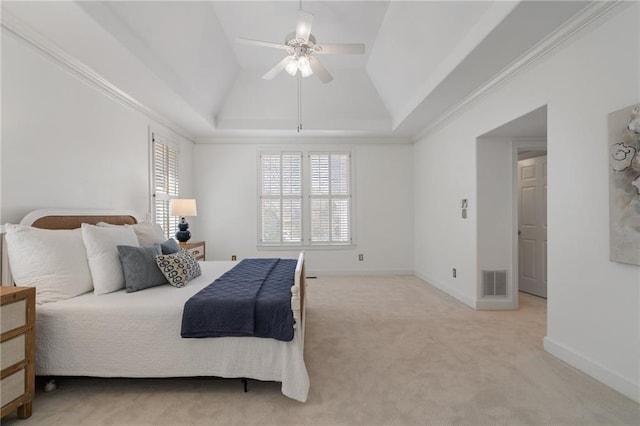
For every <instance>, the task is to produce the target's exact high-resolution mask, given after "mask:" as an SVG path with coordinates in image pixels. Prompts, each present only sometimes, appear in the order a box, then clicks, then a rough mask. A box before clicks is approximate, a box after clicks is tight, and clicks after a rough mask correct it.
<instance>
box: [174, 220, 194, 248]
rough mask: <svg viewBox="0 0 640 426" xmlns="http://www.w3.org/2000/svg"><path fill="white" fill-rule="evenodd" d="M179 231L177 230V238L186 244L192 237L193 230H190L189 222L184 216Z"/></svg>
mask: <svg viewBox="0 0 640 426" xmlns="http://www.w3.org/2000/svg"><path fill="white" fill-rule="evenodd" d="M178 229H179V231H178V232H176V240H178V241H179V242H180V243H182V244H184V243H186V242H187V241H189V239H190V238H191V232H190V231H189V224H188V223H187V221H185V220H184V218H182V221H181V222H180V223H179V224H178Z"/></svg>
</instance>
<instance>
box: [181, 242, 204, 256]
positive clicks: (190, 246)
mask: <svg viewBox="0 0 640 426" xmlns="http://www.w3.org/2000/svg"><path fill="white" fill-rule="evenodd" d="M180 248H183V249H185V250H187V251H188V252H190V253H191V254H192V255H193V257H195V258H196V260H205V244H204V241H197V242H194V243H180Z"/></svg>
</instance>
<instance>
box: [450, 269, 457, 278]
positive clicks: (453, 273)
mask: <svg viewBox="0 0 640 426" xmlns="http://www.w3.org/2000/svg"><path fill="white" fill-rule="evenodd" d="M451 275H453V278H455V277H456V275H457V271H456V268H453V269H452V270H451Z"/></svg>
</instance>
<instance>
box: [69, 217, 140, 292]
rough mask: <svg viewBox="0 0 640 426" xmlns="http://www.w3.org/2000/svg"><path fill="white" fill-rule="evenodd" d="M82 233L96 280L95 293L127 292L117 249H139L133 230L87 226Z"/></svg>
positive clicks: (85, 225)
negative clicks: (130, 247) (124, 247)
mask: <svg viewBox="0 0 640 426" xmlns="http://www.w3.org/2000/svg"><path fill="white" fill-rule="evenodd" d="M81 229H82V240H83V241H84V246H85V248H86V251H87V259H88V260H89V270H90V271H91V278H93V292H94V293H95V294H106V293H111V292H112V291H116V290H120V289H121V288H124V272H123V271H122V264H121V263H120V258H119V257H118V248H117V246H119V245H122V246H134V247H139V244H138V238H137V237H136V234H135V232H133V229H131V228H127V227H122V226H116V227H108V228H106V227H99V226H95V225H89V224H87V223H83V224H82V228H81Z"/></svg>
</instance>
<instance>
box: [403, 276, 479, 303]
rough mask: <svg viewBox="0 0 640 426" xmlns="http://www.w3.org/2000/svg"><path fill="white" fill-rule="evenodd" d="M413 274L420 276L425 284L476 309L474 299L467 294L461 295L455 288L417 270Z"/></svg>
mask: <svg viewBox="0 0 640 426" xmlns="http://www.w3.org/2000/svg"><path fill="white" fill-rule="evenodd" d="M415 275H416V277H418V278H420V279H421V280H422V281H426V282H427V284H430V285H432V286H434V287H435V288H437V289H438V290H442V291H444V292H445V293H447V294H448V295H449V296H451V297H454V298H456V299H458V300H459V301H461V302H462V303H464V304H465V305H467V306H469V307H470V308H471V309H476V301H475V300H473V299H471V298H469V297H467V296H465V295H463V294H461V293H460V292H458V291H457V290H456V289H454V288H451V287H449V286H448V285H445V284H443V283H441V282H439V281H438V280H434V279H432V278H429V277H427V276H426V275H424V274H421V273H419V272H416V273H415Z"/></svg>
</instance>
